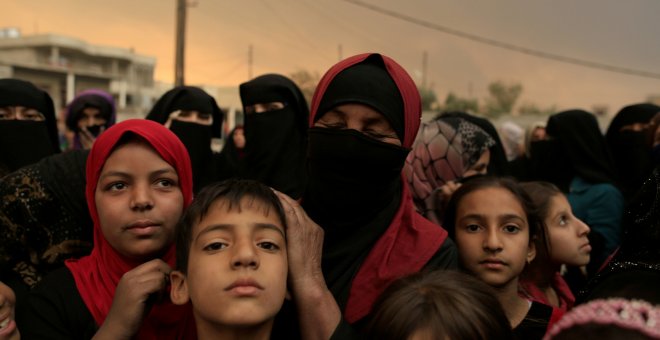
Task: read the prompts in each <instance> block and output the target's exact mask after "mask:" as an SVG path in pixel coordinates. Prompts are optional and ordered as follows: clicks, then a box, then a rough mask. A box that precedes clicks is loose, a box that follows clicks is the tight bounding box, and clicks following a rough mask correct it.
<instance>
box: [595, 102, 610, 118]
mask: <svg viewBox="0 0 660 340" xmlns="http://www.w3.org/2000/svg"><path fill="white" fill-rule="evenodd" d="M609 110H610V108H609V107H608V106H607V105H603V104H596V105H592V106H591V112H593V113H594V114H595V115H596V116H600V117H606V116H607V112H608V111H609Z"/></svg>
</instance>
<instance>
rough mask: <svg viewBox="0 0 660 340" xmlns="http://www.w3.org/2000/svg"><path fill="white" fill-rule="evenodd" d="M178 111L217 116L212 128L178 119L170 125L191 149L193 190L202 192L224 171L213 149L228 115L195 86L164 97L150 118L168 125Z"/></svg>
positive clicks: (189, 151) (181, 88)
mask: <svg viewBox="0 0 660 340" xmlns="http://www.w3.org/2000/svg"><path fill="white" fill-rule="evenodd" d="M178 110H181V111H197V112H199V113H200V114H210V115H211V116H212V117H213V122H212V123H211V125H210V126H208V125H202V124H198V123H189V122H182V121H178V120H172V122H171V125H170V130H172V132H174V134H175V135H177V137H179V139H180V140H181V142H183V145H185V146H186V149H187V150H188V155H189V156H190V163H191V164H192V168H193V185H194V189H193V190H194V192H199V190H201V189H202V188H203V187H204V186H206V185H207V184H210V183H212V182H215V181H217V180H218V179H220V177H221V175H220V174H219V171H221V170H222V169H218V165H217V164H216V162H217V159H216V157H215V156H214V154H213V151H212V150H211V139H212V138H220V136H221V134H222V123H223V119H224V114H223V112H222V110H220V107H219V106H218V104H217V103H216V101H215V99H214V98H213V97H211V96H210V95H209V94H208V93H206V92H204V90H202V89H200V88H197V87H193V86H179V87H175V88H174V89H172V90H169V91H168V92H166V93H165V94H163V95H162V96H161V97H160V99H158V101H157V102H156V104H154V107H153V108H151V111H149V113H148V114H147V117H146V119H147V120H153V121H155V122H158V123H160V124H163V125H164V124H165V123H166V122H167V120H168V119H169V118H170V114H172V113H173V112H175V111H178Z"/></svg>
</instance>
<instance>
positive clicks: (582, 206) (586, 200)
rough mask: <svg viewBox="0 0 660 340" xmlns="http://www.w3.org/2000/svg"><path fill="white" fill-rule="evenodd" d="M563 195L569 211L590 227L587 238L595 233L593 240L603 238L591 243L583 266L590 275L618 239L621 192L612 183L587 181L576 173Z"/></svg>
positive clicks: (619, 241)
mask: <svg viewBox="0 0 660 340" xmlns="http://www.w3.org/2000/svg"><path fill="white" fill-rule="evenodd" d="M567 198H568V202H569V203H570V205H571V208H572V210H573V214H574V215H575V216H576V217H577V218H579V219H580V220H582V221H583V222H584V223H586V224H587V225H588V226H589V227H590V228H591V234H593V235H589V236H590V240H591V239H593V238H594V235H595V234H598V236H599V237H597V238H596V240H599V241H603V242H596V243H594V244H592V251H591V260H590V261H589V265H588V270H587V271H588V272H589V274H590V275H591V274H594V273H596V271H597V270H598V269H599V268H600V267H601V265H602V264H603V263H604V262H605V259H607V258H608V257H609V256H610V255H612V253H613V252H614V251H615V250H616V248H617V247H618V246H619V244H620V243H621V218H622V216H623V205H624V202H623V196H622V195H621V193H620V192H619V190H618V189H617V188H616V187H614V185H612V184H609V183H600V184H590V183H587V182H585V181H584V180H582V179H581V178H580V177H576V178H575V179H574V180H573V181H572V182H571V186H570V192H569V193H568V195H567Z"/></svg>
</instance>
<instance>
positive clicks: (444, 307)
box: [366, 270, 513, 340]
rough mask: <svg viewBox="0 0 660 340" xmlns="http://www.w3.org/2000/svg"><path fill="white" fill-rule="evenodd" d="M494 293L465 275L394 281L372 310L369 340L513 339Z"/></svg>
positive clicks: (440, 273)
mask: <svg viewBox="0 0 660 340" xmlns="http://www.w3.org/2000/svg"><path fill="white" fill-rule="evenodd" d="M495 296H496V294H495V291H494V290H493V289H492V288H491V287H490V286H488V285H487V284H485V283H484V282H482V281H480V280H479V279H477V278H475V277H472V276H470V275H468V274H464V273H460V272H457V271H443V270H440V271H433V272H422V273H416V274H412V275H410V276H407V277H404V278H402V279H399V280H397V281H394V282H393V283H392V284H391V285H390V286H389V287H388V288H387V289H386V290H385V292H383V294H381V296H380V297H379V298H378V300H377V301H376V303H375V305H374V309H373V316H372V318H371V320H370V321H369V323H368V325H367V327H366V332H367V335H368V336H369V339H385V340H388V339H410V337H411V336H412V335H413V334H414V333H415V332H417V331H425V332H428V333H429V335H430V336H431V337H432V338H434V339H511V338H512V337H513V335H512V331H511V327H510V326H509V321H508V319H507V317H506V314H505V313H504V310H503V309H502V306H501V305H500V302H499V301H498V300H497V298H496V297H495Z"/></svg>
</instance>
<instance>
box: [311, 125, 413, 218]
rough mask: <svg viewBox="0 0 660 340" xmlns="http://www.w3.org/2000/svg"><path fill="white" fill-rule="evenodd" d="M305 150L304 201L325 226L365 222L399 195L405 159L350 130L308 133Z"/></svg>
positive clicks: (396, 150)
mask: <svg viewBox="0 0 660 340" xmlns="http://www.w3.org/2000/svg"><path fill="white" fill-rule="evenodd" d="M308 150H309V153H308V169H309V188H308V195H307V196H306V200H309V202H308V203H309V204H310V206H311V207H312V211H313V213H312V214H313V215H316V217H317V218H318V219H319V220H320V221H326V222H329V223H330V224H336V223H332V222H333V221H336V222H342V221H347V220H348V221H350V220H355V218H357V217H359V216H362V217H364V218H367V219H369V218H371V217H373V216H374V215H375V214H377V213H378V212H379V211H380V210H382V209H383V208H384V207H385V206H386V205H387V204H388V203H389V202H391V201H392V199H393V196H395V193H396V192H397V190H398V186H397V185H398V184H400V181H401V180H400V176H401V169H402V168H403V164H404V161H405V159H406V156H407V155H408V150H406V149H405V148H402V147H400V146H396V145H392V144H388V143H384V142H381V141H377V140H374V139H372V138H370V137H367V136H365V135H363V134H362V133H360V132H358V131H355V130H351V129H347V130H336V129H327V128H310V129H309V149H308ZM314 217H315V216H312V218H314Z"/></svg>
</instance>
